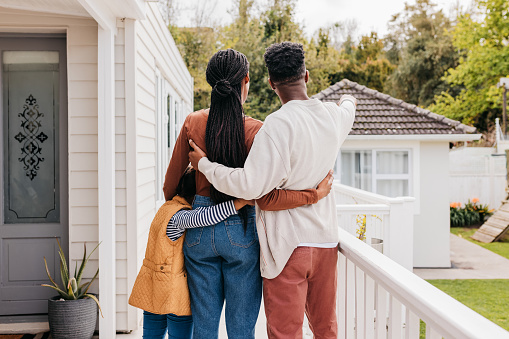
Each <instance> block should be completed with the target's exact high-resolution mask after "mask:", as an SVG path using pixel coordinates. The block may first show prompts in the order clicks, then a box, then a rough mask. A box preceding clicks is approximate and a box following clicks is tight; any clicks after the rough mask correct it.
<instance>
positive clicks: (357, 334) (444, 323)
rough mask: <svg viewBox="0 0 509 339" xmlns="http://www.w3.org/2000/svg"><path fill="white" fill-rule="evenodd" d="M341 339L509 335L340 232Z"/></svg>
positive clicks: (506, 336)
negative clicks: (422, 334) (422, 331)
mask: <svg viewBox="0 0 509 339" xmlns="http://www.w3.org/2000/svg"><path fill="white" fill-rule="evenodd" d="M339 231H340V236H341V239H342V240H341V242H340V245H339V252H340V254H339V261H338V295H337V313H338V328H339V336H338V338H341V339H342V338H345V339H349V338H363V339H374V338H376V339H386V338H389V339H399V338H405V339H418V338H419V327H420V320H422V321H424V322H425V324H426V325H425V326H426V338H445V339H449V338H458V339H459V338H461V339H463V338H497V339H506V338H509V332H507V331H505V330H504V329H503V328H501V327H499V326H498V325H496V324H494V323H492V322H491V321H489V320H488V319H486V318H484V317H483V316H481V315H480V314H478V313H476V312H474V311H473V310H471V309H470V308H468V307H466V306H465V305H463V304H462V303H460V302H458V301H457V300H455V299H453V298H452V297H450V296H449V295H447V294H445V293H444V292H442V291H440V290H439V289H437V288H435V287H434V286H433V285H431V284H429V283H428V282H426V281H424V280H422V279H421V278H419V277H418V276H416V275H415V274H413V273H412V272H410V271H408V270H407V269H406V268H404V267H403V266H401V265H399V264H397V263H396V262H394V261H393V260H391V259H390V258H388V257H387V256H385V255H382V254H381V253H379V252H378V251H376V250H375V249H373V248H371V247H370V246H368V245H367V244H365V243H364V242H362V241H359V239H356V238H355V237H354V236H353V235H351V234H349V233H348V232H347V231H345V230H342V229H340V230H339Z"/></svg>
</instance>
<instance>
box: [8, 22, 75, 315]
mask: <svg viewBox="0 0 509 339" xmlns="http://www.w3.org/2000/svg"><path fill="white" fill-rule="evenodd" d="M60 31H61V30H60ZM0 38H1V39H5V40H6V41H12V42H14V45H16V44H18V43H19V42H20V41H21V40H20V41H16V40H19V39H27V41H28V42H30V43H29V44H26V46H25V45H23V46H22V47H21V48H18V47H19V46H16V47H15V48H6V49H5V50H16V51H22V50H30V51H36V50H57V51H59V74H60V78H59V81H60V86H59V113H58V130H57V131H56V132H55V139H56V140H57V141H58V147H59V150H58V157H59V161H58V162H59V164H58V165H59V166H58V173H59V178H60V182H59V188H60V224H61V225H62V233H61V245H62V249H63V251H64V253H65V255H66V257H67V259H68V260H69V259H70V258H69V247H70V245H69V155H68V149H69V144H68V142H69V136H68V132H69V130H68V120H69V119H68V104H69V103H68V78H67V34H66V33H12V32H1V31H0ZM57 39H58V40H59V41H57ZM62 40H63V43H62ZM3 50H4V49H2V51H3ZM2 57H3V56H2V53H0V67H2ZM2 73H3V72H2V70H0V93H2V94H1V95H0V107H2V112H3V79H2ZM3 129H4V117H3V115H2V118H1V119H0V131H1V132H0V133H1V134H2V137H1V138H0V149H1V150H2V152H4V136H3ZM2 164H4V155H3V153H2ZM56 170H57V169H56ZM4 172H5V166H0V178H2V180H1V183H0V188H1V193H2V194H1V196H0V225H1V226H4V225H5V223H4V213H5V211H4V209H5V205H4V199H5V196H4V195H5V192H4V190H5V187H4V185H5V179H4V174H5V173H4ZM14 225H15V224H14ZM0 253H3V248H2V243H1V242H0ZM68 264H69V262H68ZM41 265H42V263H41ZM0 274H2V273H1V272H0ZM48 281H49V280H48ZM30 316H32V315H31V314H26V315H25V317H30ZM0 317H3V316H0Z"/></svg>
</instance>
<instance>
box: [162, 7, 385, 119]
mask: <svg viewBox="0 0 509 339" xmlns="http://www.w3.org/2000/svg"><path fill="white" fill-rule="evenodd" d="M255 4H258V5H259V6H258V7H259V8H260V11H259V14H258V15H254V14H253V12H254V6H255ZM295 5H296V0H272V1H270V2H269V3H265V4H263V5H261V4H260V1H258V2H255V0H236V1H235V2H234V10H233V11H232V12H231V14H232V16H233V21H232V23H231V24H229V25H225V26H215V27H194V28H177V27H175V26H173V25H172V23H171V18H170V31H171V32H172V35H173V38H174V39H175V41H176V43H177V46H178V47H179V50H180V52H181V54H182V56H183V58H184V61H185V63H186V66H187V67H188V69H189V71H190V73H191V75H192V76H193V77H194V82H195V83H194V109H195V110H198V109H202V108H205V107H208V105H209V104H210V86H209V85H208V84H207V82H206V80H205V70H206V67H207V62H208V60H209V58H210V57H211V56H212V54H214V53H215V52H216V51H217V50H219V49H225V48H234V49H236V50H238V51H240V52H242V53H244V54H245V55H246V57H247V58H248V60H249V63H250V65H249V75H250V89H249V96H248V98H247V101H246V103H245V105H244V110H245V112H246V114H248V115H250V116H252V117H254V118H257V119H260V120H264V119H265V117H266V116H267V115H268V114H270V113H271V112H273V111H275V110H277V109H278V108H279V107H280V105H281V103H280V101H279V98H278V97H277V95H276V94H275V93H274V91H272V89H271V88H270V86H269V84H268V81H267V79H268V73H267V70H266V68H265V63H264V60H263V54H264V53H265V48H266V47H268V46H269V45H271V44H272V43H275V42H281V41H293V42H299V43H302V44H303V45H304V49H305V51H306V67H307V69H308V70H309V73H310V81H309V83H308V94H309V95H310V96H311V95H313V94H316V93H318V92H320V91H321V90H323V89H325V88H327V87H329V86H330V85H333V84H334V83H336V82H338V81H340V80H342V79H343V78H348V79H350V80H352V81H356V82H358V83H360V84H363V85H366V86H368V87H371V88H375V89H377V90H379V91H382V90H383V88H384V86H385V82H386V80H387V77H388V76H389V75H390V74H391V73H392V71H393V69H394V66H393V65H392V64H391V63H390V62H389V61H388V60H387V59H386V58H385V57H384V44H383V41H382V40H381V39H379V38H378V36H377V34H376V33H371V34H370V35H367V36H365V37H362V38H361V40H360V42H359V44H358V45H356V43H355V42H354V39H353V38H352V36H351V34H349V35H348V36H347V37H346V40H345V41H344V42H343V43H342V44H338V41H335V39H334V33H337V32H338V30H343V29H346V31H349V30H351V27H350V28H348V27H346V28H345V26H348V25H349V24H348V23H346V24H345V25H343V24H339V23H336V24H334V25H332V26H330V27H323V28H321V29H319V30H318V31H317V32H316V34H315V35H314V36H313V37H312V38H310V39H308V38H306V37H305V36H304V33H303V30H302V27H301V25H300V24H299V23H298V22H297V21H296V19H295V10H294V8H295V7H296V6H295ZM350 25H351V23H350Z"/></svg>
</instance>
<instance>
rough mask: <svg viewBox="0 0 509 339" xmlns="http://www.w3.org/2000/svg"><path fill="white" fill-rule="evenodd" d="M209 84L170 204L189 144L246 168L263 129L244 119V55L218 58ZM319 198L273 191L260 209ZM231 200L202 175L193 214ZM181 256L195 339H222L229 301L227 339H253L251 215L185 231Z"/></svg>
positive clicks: (255, 294) (174, 166) (180, 146)
mask: <svg viewBox="0 0 509 339" xmlns="http://www.w3.org/2000/svg"><path fill="white" fill-rule="evenodd" d="M206 77H207V82H208V83H209V84H210V86H211V87H212V93H211V105H210V109H208V110H201V111H197V112H194V113H191V114H190V115H189V116H188V117H187V118H186V120H185V122H184V125H183V127H182V130H181V132H180V135H179V137H178V138H177V141H176V144H175V149H174V151H173V155H172V158H171V161H170V164H169V166H168V170H167V172H166V177H165V183H164V188H163V190H164V194H165V198H166V200H170V199H172V198H173V196H174V195H175V188H176V186H177V183H178V179H179V178H180V177H181V176H182V173H183V172H184V170H185V169H186V167H187V165H188V164H189V159H188V153H189V150H190V147H189V140H190V139H192V140H193V141H194V142H195V143H196V145H197V146H198V147H200V148H201V149H205V150H206V151H207V154H208V158H209V159H210V160H212V161H215V162H218V163H221V164H224V165H226V166H229V167H243V165H244V162H245V159H246V157H247V154H248V152H249V150H250V148H251V145H252V143H253V140H254V137H255V135H256V133H257V132H258V130H259V129H260V128H261V126H262V123H261V122H260V121H258V120H255V119H252V118H250V117H247V116H245V115H244V111H243V107H242V104H243V103H244V102H245V100H246V98H247V94H248V91H249V63H248V61H247V58H246V57H245V55H244V54H242V53H239V52H237V51H235V50H232V49H228V50H224V51H219V52H217V53H216V54H214V55H213V56H212V58H211V59H210V61H209V63H208V65H207V71H206ZM327 193H328V192H327ZM325 195H326V194H325ZM321 197H322V196H319V195H318V192H317V190H316V189H309V190H305V191H285V190H274V191H272V192H271V193H269V194H267V195H266V196H264V197H262V198H260V199H258V200H257V204H258V205H259V207H260V208H262V209H268V210H284V209H291V208H295V207H299V206H302V205H305V204H312V203H316V202H317V201H318V200H319V198H321ZM231 199H233V197H230V196H227V195H225V194H222V193H221V192H218V191H217V190H215V189H214V187H211V185H210V183H209V182H208V181H207V179H206V178H205V177H204V176H203V174H201V173H199V172H198V171H197V174H196V197H195V200H194V203H193V208H197V207H206V206H211V205H214V204H217V203H221V202H223V201H227V200H231ZM184 255H185V264H186V269H187V272H188V284H189V292H190V294H191V310H192V313H193V320H194V323H195V326H194V331H193V337H194V339H201V338H204V339H210V338H217V336H218V326H219V319H220V315H221V310H222V307H223V303H224V302H225V301H226V306H225V308H226V309H225V319H226V329H227V332H228V337H230V338H235V339H238V338H254V327H255V324H256V320H257V318H258V312H259V308H260V301H261V287H262V286H261V277H260V270H259V255H260V254H259V244H258V241H257V235H256V227H255V211H254V208H253V207H252V206H246V207H244V208H243V209H241V210H240V211H239V214H238V215H234V216H231V217H229V218H228V219H226V220H225V221H223V222H220V223H218V224H216V225H214V226H211V227H203V228H194V229H189V230H187V234H186V239H185V245H184Z"/></svg>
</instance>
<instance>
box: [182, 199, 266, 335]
mask: <svg viewBox="0 0 509 339" xmlns="http://www.w3.org/2000/svg"><path fill="white" fill-rule="evenodd" d="M211 205H212V202H211V200H210V198H209V197H203V196H199V195H197V196H196V197H195V199H194V203H193V208H196V207H206V206H211ZM248 215H249V217H248V227H247V231H246V232H244V227H243V222H242V220H241V219H240V217H239V216H238V215H233V216H231V217H229V218H228V219H226V220H225V221H223V222H220V223H219V224H216V225H214V226H209V227H201V228H192V229H188V230H186V238H185V246H184V256H185V263H186V270H187V273H188V275H187V282H188V284H189V292H190V294H191V310H192V312H193V320H194V323H195V324H196V326H194V331H193V338H194V339H213V338H217V337H218V328H219V319H220V317H221V311H222V309H223V303H224V302H225V301H226V306H225V320H226V331H227V332H228V338H231V339H243V338H246V339H247V338H249V339H253V338H254V328H255V325H256V320H257V319H258V313H259V311H260V302H261V297H262V278H261V276H260V245H259V243H258V236H257V234H256V227H255V211H254V207H253V206H249V213H248Z"/></svg>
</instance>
